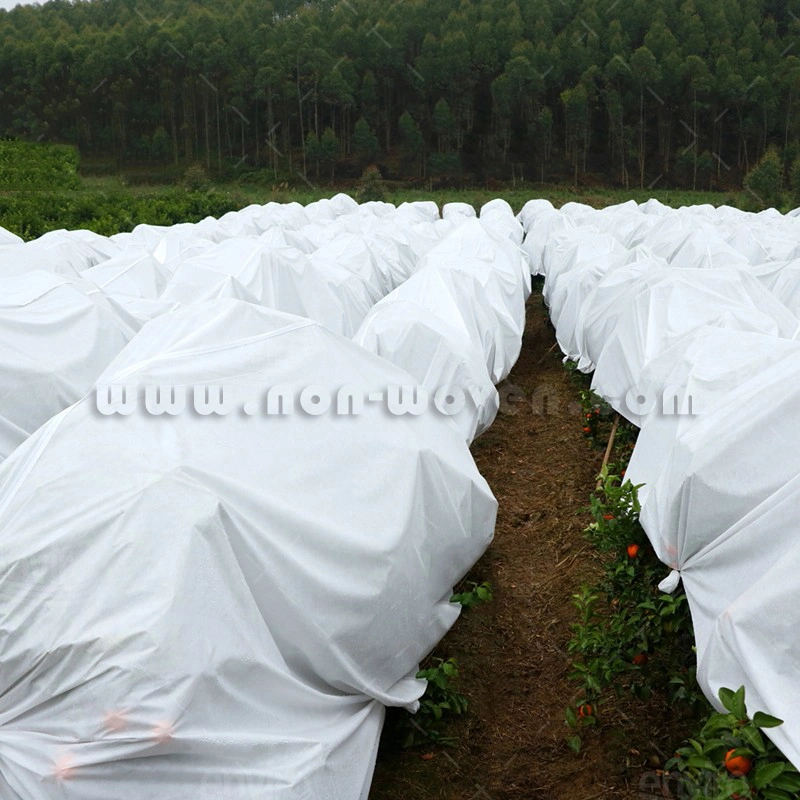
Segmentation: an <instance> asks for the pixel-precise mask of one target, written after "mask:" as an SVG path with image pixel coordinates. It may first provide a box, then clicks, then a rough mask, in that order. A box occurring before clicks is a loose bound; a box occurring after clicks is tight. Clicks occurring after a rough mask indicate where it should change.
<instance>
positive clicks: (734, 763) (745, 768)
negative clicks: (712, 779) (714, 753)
mask: <svg viewBox="0 0 800 800" xmlns="http://www.w3.org/2000/svg"><path fill="white" fill-rule="evenodd" d="M735 752H736V748H734V749H733V750H728V752H727V753H725V762H724V763H725V769H726V770H728V772H730V774H731V775H733V777H734V778H741V777H743V776H744V775H747V773H748V772H750V768H751V767H752V766H753V759H752V758H750V757H749V756H735V755H733V754H734V753H735Z"/></svg>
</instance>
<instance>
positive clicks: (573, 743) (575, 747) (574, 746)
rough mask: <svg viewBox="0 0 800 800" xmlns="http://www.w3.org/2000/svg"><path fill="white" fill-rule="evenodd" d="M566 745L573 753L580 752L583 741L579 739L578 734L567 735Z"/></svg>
mask: <svg viewBox="0 0 800 800" xmlns="http://www.w3.org/2000/svg"><path fill="white" fill-rule="evenodd" d="M567 745H568V746H569V749H570V750H572V752H573V753H580V751H581V747H582V746H583V742H582V741H581V737H580V736H568V737H567Z"/></svg>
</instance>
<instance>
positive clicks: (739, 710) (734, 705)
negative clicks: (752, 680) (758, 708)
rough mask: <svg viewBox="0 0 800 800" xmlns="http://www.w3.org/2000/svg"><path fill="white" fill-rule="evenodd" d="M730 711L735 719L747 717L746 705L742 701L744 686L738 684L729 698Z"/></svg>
mask: <svg viewBox="0 0 800 800" xmlns="http://www.w3.org/2000/svg"><path fill="white" fill-rule="evenodd" d="M731 712H732V713H733V715H734V716H735V717H736V719H746V718H747V707H746V706H745V702H744V686H740V687H739V688H738V689H737V690H736V693H735V694H734V695H733V698H732V699H731Z"/></svg>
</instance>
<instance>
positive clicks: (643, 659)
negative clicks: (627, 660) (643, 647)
mask: <svg viewBox="0 0 800 800" xmlns="http://www.w3.org/2000/svg"><path fill="white" fill-rule="evenodd" d="M631 663H633V664H635V665H636V666H637V667H643V666H644V665H645V664H646V663H647V653H639V654H638V655H635V656H634V657H633V660H632V662H631Z"/></svg>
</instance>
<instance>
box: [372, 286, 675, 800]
mask: <svg viewBox="0 0 800 800" xmlns="http://www.w3.org/2000/svg"><path fill="white" fill-rule="evenodd" d="M554 344H555V337H554V332H553V329H552V327H551V325H550V323H549V320H548V317H547V312H546V310H545V308H544V306H543V304H542V300H541V293H540V292H539V291H538V290H536V289H535V290H534V293H533V294H532V295H531V298H530V300H529V304H528V320H527V329H526V333H525V337H524V340H523V344H522V352H521V355H520V358H519V361H518V362H517V364H516V366H515V368H514V370H513V371H512V373H511V375H510V376H509V382H508V384H505V385H504V387H501V388H503V389H505V390H506V391H504V392H503V396H504V401H503V402H502V408H501V413H500V414H498V417H497V419H496V421H495V423H494V425H493V426H492V427H491V428H490V429H489V430H488V431H487V432H486V433H484V434H483V435H482V436H480V437H479V438H478V439H477V440H476V441H475V442H474V444H473V454H474V456H475V460H476V462H477V464H478V467H479V469H480V471H481V473H482V474H483V475H484V477H485V478H486V480H487V481H488V482H489V485H490V486H491V488H492V490H493V492H494V494H495V496H496V497H497V500H498V502H499V510H498V518H497V528H496V532H495V539H494V541H493V543H492V545H491V546H490V547H489V549H488V551H487V552H486V554H485V555H484V557H483V558H482V559H481V561H480V562H479V563H478V564H477V565H476V567H475V569H474V570H473V572H472V574H471V575H470V576H469V577H470V579H471V580H474V581H477V582H482V581H486V580H488V581H490V582H491V584H492V587H493V590H494V600H493V601H491V602H489V603H486V604H483V605H480V606H477V607H475V608H472V609H468V610H465V611H464V613H463V614H462V616H461V618H460V619H459V620H458V622H457V623H456V625H455V626H454V627H453V629H452V630H451V632H450V633H449V634H448V635H447V636H446V637H445V639H444V640H443V641H442V643H441V644H440V646H439V647H438V648H437V651H436V655H438V656H440V657H443V658H450V657H453V658H455V659H456V660H457V662H458V666H459V669H460V673H461V674H460V676H459V681H458V687H457V688H458V690H459V691H461V692H462V693H463V694H465V695H467V697H468V698H469V701H470V706H469V710H468V712H467V713H466V714H465V715H464V716H463V717H461V718H456V719H455V721H454V722H453V723H451V724H450V725H449V726H448V729H447V734H448V735H449V736H452V737H453V738H454V739H455V740H456V743H455V745H454V746H452V747H441V746H431V747H428V748H423V749H419V748H417V749H413V750H408V751H403V750H401V749H399V748H397V747H394V746H392V744H391V742H388V741H384V743H383V745H382V748H381V752H380V754H379V757H378V764H377V767H376V771H375V777H374V780H373V786H372V791H371V794H370V798H371V800H599V799H600V798H609V799H610V798H624V799H625V800H628V799H629V798H631V799H632V798H645V797H655V796H657V795H656V794H651V793H650V791H645V792H642V791H641V790H640V781H647V780H648V779H649V778H652V776H653V775H654V774H655V773H654V772H653V771H652V770H653V769H654V768H657V767H658V766H659V765H660V764H662V763H663V760H664V757H665V753H664V752H663V749H664V748H674V747H675V741H674V735H675V730H674V729H675V722H674V720H671V719H670V714H669V709H668V708H666V707H664V703H663V701H660V700H659V699H658V698H654V699H652V700H651V701H650V702H649V703H647V704H642V703H639V702H636V703H634V702H631V701H630V700H626V699H625V698H624V697H623V698H622V699H621V700H620V701H619V702H618V703H616V706H615V707H614V708H604V711H603V715H602V720H601V724H600V725H599V726H598V728H597V729H596V730H594V731H593V732H592V733H591V734H590V735H589V736H588V737H587V741H586V743H585V746H584V748H583V749H582V751H581V753H580V754H577V755H576V754H575V753H574V752H572V751H571V750H570V749H569V747H568V746H567V744H566V738H567V736H568V735H569V734H570V732H571V731H570V729H569V728H567V727H566V725H565V723H564V710H565V708H566V707H567V706H568V705H570V704H572V703H574V702H575V701H576V697H575V686H574V685H573V684H571V683H570V681H569V680H568V674H569V671H570V658H569V655H568V653H567V650H566V648H567V643H568V641H569V639H570V625H571V623H573V622H574V621H575V612H574V608H573V606H572V595H573V594H574V593H575V592H576V591H577V590H578V588H579V587H580V585H581V584H582V583H586V582H590V581H591V580H592V578H593V576H594V575H595V574H596V572H597V569H598V562H597V556H596V555H595V554H594V553H593V551H592V550H591V548H590V547H589V545H588V544H587V542H586V540H585V539H584V537H583V533H582V532H583V529H584V528H585V527H586V525H587V523H588V517H587V515H586V514H585V513H583V512H582V511H581V510H582V509H583V508H585V507H586V505H587V504H588V499H589V495H590V494H591V492H592V490H593V488H594V483H595V480H596V476H597V473H598V471H599V469H600V466H601V463H602V455H603V454H602V451H599V450H597V449H595V448H593V447H592V446H591V445H590V444H589V443H588V442H587V440H586V439H585V437H584V435H583V432H582V425H583V423H582V416H581V413H582V412H581V407H580V404H579V402H578V399H579V398H578V387H577V386H576V384H575V382H574V381H573V380H572V379H571V378H570V376H569V375H568V374H567V372H566V370H565V369H564V368H563V366H562V364H561V354H560V351H559V350H558V349H557V348H555V349H553V346H554ZM543 397H546V398H547V403H546V404H544V405H545V407H544V408H542V407H541V406H542V405H543V404H542V403H541V402H539V403H537V402H533V401H532V398H540V399H541V398H543ZM399 713H405V712H399ZM390 727H391V726H390V725H389V724H387V728H390ZM384 738H385V739H388V737H386V736H385V737H384ZM670 752H671V750H670Z"/></svg>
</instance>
